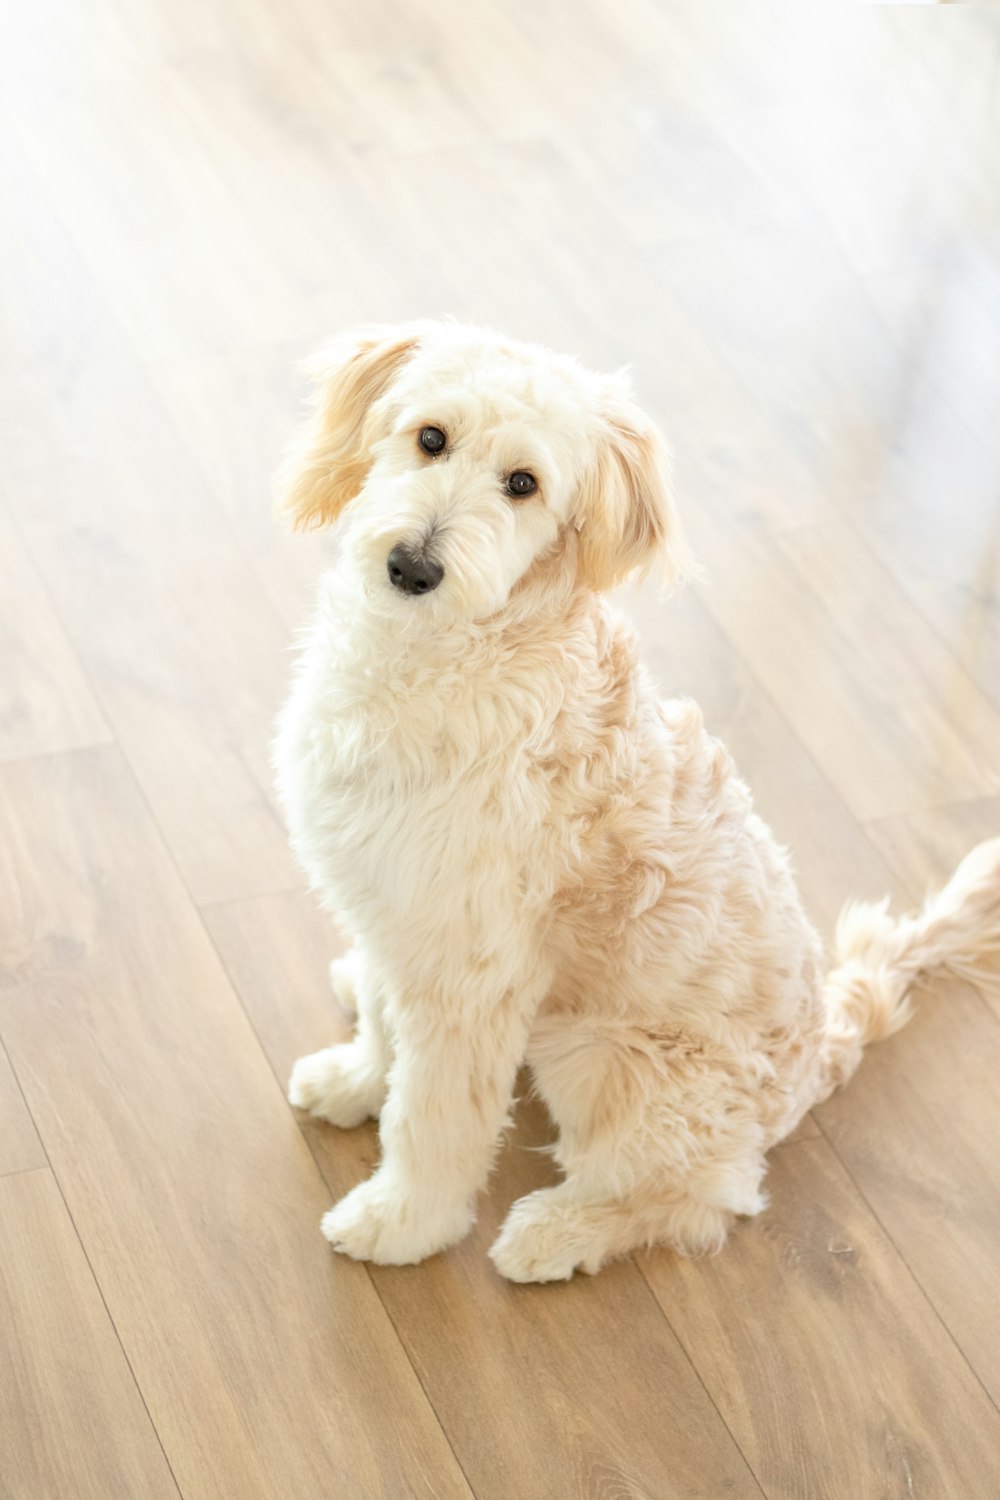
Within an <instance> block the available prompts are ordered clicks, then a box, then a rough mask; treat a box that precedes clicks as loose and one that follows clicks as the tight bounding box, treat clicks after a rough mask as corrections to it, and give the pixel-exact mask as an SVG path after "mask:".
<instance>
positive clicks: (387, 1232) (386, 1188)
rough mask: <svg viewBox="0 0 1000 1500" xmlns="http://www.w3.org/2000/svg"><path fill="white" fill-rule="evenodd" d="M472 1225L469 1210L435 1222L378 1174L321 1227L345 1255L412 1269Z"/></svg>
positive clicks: (337, 1207)
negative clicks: (411, 1266) (412, 1266)
mask: <svg viewBox="0 0 1000 1500" xmlns="http://www.w3.org/2000/svg"><path fill="white" fill-rule="evenodd" d="M471 1223H472V1214H471V1212H470V1210H469V1209H468V1208H465V1207H462V1208H461V1209H456V1210H453V1211H452V1212H450V1213H449V1214H446V1215H438V1216H436V1217H432V1216H431V1215H430V1214H429V1213H428V1212H426V1211H425V1210H422V1209H420V1208H419V1207H418V1206H417V1205H416V1203H412V1202H409V1201H407V1200H406V1199H405V1198H404V1197H401V1196H400V1194H399V1190H398V1188H393V1187H391V1186H390V1185H389V1184H388V1183H387V1182H386V1181H385V1180H384V1179H383V1178H382V1177H381V1174H380V1173H378V1172H376V1173H375V1175H374V1177H370V1178H369V1179H368V1181H367V1182H362V1183H361V1184H360V1185H359V1186H358V1187H356V1188H354V1189H353V1190H352V1191H351V1192H349V1193H348V1194H347V1197H346V1198H341V1200H340V1202H339V1203H335V1204H334V1206H333V1207H332V1208H331V1209H330V1211H329V1213H327V1214H324V1216H323V1220H322V1224H321V1226H320V1227H321V1228H322V1230H323V1233H324V1235H325V1236H326V1238H327V1239H328V1240H329V1241H330V1244H331V1245H332V1246H333V1248H334V1249H335V1250H337V1251H339V1252H340V1254H341V1255H349V1256H351V1258H352V1259H353V1260H371V1261H374V1262H375V1263H376V1264H377V1265H380V1266H409V1265H414V1264H415V1263H416V1262H417V1261H420V1260H426V1259H427V1257H428V1256H429V1255H436V1254H437V1253H438V1251H439V1250H447V1249H448V1248H449V1246H451V1245H454V1244H456V1243H457V1242H458V1241H459V1240H460V1239H462V1238H463V1236H464V1235H465V1234H466V1233H467V1232H468V1229H469V1225H470V1224H471Z"/></svg>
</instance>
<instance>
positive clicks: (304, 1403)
mask: <svg viewBox="0 0 1000 1500" xmlns="http://www.w3.org/2000/svg"><path fill="white" fill-rule="evenodd" d="M0 841H2V843H3V845H4V847H6V848H7V849H8V850H9V851H10V854H11V864H10V865H9V866H5V867H4V869H3V872H2V874H0V881H2V887H0V924H2V935H3V940H4V942H5V943H6V942H8V941H11V938H13V941H14V942H15V943H23V942H24V941H25V938H26V936H28V935H30V937H31V939H32V942H31V952H30V956H29V959H28V961H27V963H26V964H25V966H24V967H23V968H22V973H21V980H22V982H21V983H20V984H18V985H16V986H15V987H14V988H11V989H8V990H6V991H4V992H2V994H0V1021H2V1024H3V1027H4V1034H5V1036H6V1039H7V1045H8V1047H9V1049H10V1052H11V1057H12V1059H13V1061H14V1064H15V1066H16V1068H17V1071H18V1076H19V1078H20V1080H21V1083H22V1086H23V1088H24V1092H25V1096H26V1098H27V1100H28V1103H29V1106H30V1107H31V1109H32V1112H33V1114H34V1117H35V1119H36V1121H37V1123H38V1128H39V1131H40V1133H41V1136H42V1139H43V1140H44V1143H45V1146H46V1149H47V1152H48V1155H49V1158H50V1160H51V1162H52V1165H53V1168H54V1170H55V1171H56V1172H57V1174H58V1175H59V1178H60V1181H61V1182H63V1183H64V1185H65V1192H66V1198H67V1202H68V1205H69V1208H70V1210H71V1212H72V1214H73V1217H74V1220H75V1222H76V1224H77V1226H78V1229H79V1232H80V1235H81V1238H82V1240H83V1243H84V1245H85V1246H86V1249H87V1252H88V1255H89V1257H90V1260H91V1263H92V1264H93V1267H94V1271H95V1274H96V1276H97V1278H98V1280H99V1283H100V1285H101V1289H102V1291H103V1293H104V1296H105V1299H106V1301H107V1304H108V1307H109V1309H110V1311H111V1315H112V1317H113V1318H114V1320H115V1324H116V1326H117V1328H118V1331H119V1333H120V1335H121V1339H122V1343H123V1346H124V1348H125V1350H126V1352H127V1354H128V1357H129V1360H130V1362H131V1364H132V1367H133V1369H134V1370H135V1374H136V1378H137V1380H138V1382H139V1384H140V1387H141V1389H142V1391H143V1394H144V1396H145V1398H146V1401H147V1404H148V1406H149V1409H150V1411H151V1413H152V1416H153V1420H154V1422H155V1423H156V1426H157V1430H158V1432H159V1434H160V1437H161V1440H162V1442H163V1445H164V1449H165V1451H166V1452H167V1454H168V1456H169V1458H170V1462H171V1465H172V1467H173V1470H174V1472H175V1474H176V1475H177V1479H178V1483H179V1485H180V1488H181V1490H182V1491H183V1493H184V1496H185V1500H200V1497H205V1500H207V1497H210V1496H211V1497H213V1500H215V1497H218V1500H223V1497H230V1496H232V1495H234V1494H238V1495H240V1496H241V1497H245V1500H256V1497H260V1500H273V1497H274V1495H276V1494H279V1493H280V1494H281V1495H282V1496H283V1497H286V1500H297V1497H301V1500H315V1497H316V1495H317V1493H320V1492H322V1493H336V1494H350V1495H351V1496H352V1497H353V1496H357V1497H358V1500H362V1497H364V1496H369V1495H370V1496H373V1497H374V1496H382V1495H385V1494H392V1495H397V1494H398V1495H400V1496H403V1495H414V1496H416V1495H423V1494H425V1493H427V1490H428V1483H427V1476H428V1475H433V1486H434V1489H433V1493H435V1494H437V1495H440V1496H442V1497H444V1496H456V1497H464V1500H468V1496H469V1490H468V1487H467V1485H466V1483H465V1480H464V1478H463V1477H462V1475H461V1472H460V1470H459V1469H458V1466H457V1465H456V1463H455V1461H454V1459H453V1457H452V1455H451V1452H450V1450H449V1448H448V1446H447V1443H446V1441H445V1439H444V1437H443V1436H442V1434H441V1431H440V1428H439V1426H438V1424H437V1421H436V1419H435V1418H434V1416H433V1413H432V1412H431V1410H430V1408H429V1407H428V1405H427V1402H426V1399H425V1397H424V1395H423V1393H422V1391H421V1390H420V1387H419V1385H418V1383H417V1380H416V1378H415V1376H414V1374H413V1371H412V1369H411V1367H410V1365H409V1363H408V1361H407V1358H406V1356H405V1354H404V1353H403V1351H402V1349H401V1347H400V1345H399V1342H398V1340H397V1338H396V1335H395V1333H394V1332H393V1330H392V1327H391V1325H390V1323H389V1321H388V1319H387V1318H386V1316H385V1314H384V1312H383V1311H382V1308H381V1307H380V1305H379V1302H378V1300H377V1298H376V1296H375V1294H374V1292H373V1290H372V1287H371V1284H370V1282H369V1280H368V1276H367V1273H366V1271H365V1269H364V1268H363V1267H362V1266H359V1265H356V1264H354V1263H350V1262H348V1263H345V1262H343V1261H338V1262H336V1263H335V1262H334V1261H333V1259H332V1257H331V1256H330V1254H329V1247H328V1246H327V1245H326V1244H325V1242H324V1241H323V1240H322V1239H321V1237H320V1236H319V1234H318V1233H317V1231H316V1222H317V1219H318V1217H319V1215H320V1213H321V1212H322V1211H323V1209H324V1208H325V1206H326V1202H327V1192H326V1189H325V1188H324V1186H323V1183H322V1181H321V1179H320V1177H319V1174H318V1172H317V1170H316V1167H315V1163H314V1162H313V1159H312V1157H311V1156H310V1154H309V1152H308V1150H307V1148H306V1146H305V1143H304V1142H303V1140H302V1137H301V1135H300V1133H299V1131H298V1129H297V1127H296V1125H295V1123H294V1120H293V1119H292V1115H291V1112H290V1110H289V1109H288V1107H287V1106H286V1105H285V1103H284V1101H283V1099H282V1096H281V1093H280V1091H279V1089H278V1088H277V1086H276V1084H275V1082H274V1078H273V1076H272V1074H271V1072H270V1070H269V1068H268V1066H267V1063H266V1062H265V1060H264V1058H263V1056H262V1054H261V1052H260V1048H259V1046H258V1043H257V1041H256V1039H255V1037H254V1035H253V1032H252V1031H251V1029H250V1026H249V1024H248V1022H247V1019H246V1016H245V1015H244V1013H243V1011H242V1009H241V1007H240V1005H239V1002H238V1001H237V999H236V997H235V996H234V994H233V992H232V990H231V988H230V987H229V985H228V983H227V981H226V978H225V975H224V974H223V972H222V969H221V967H220V965H219V962H218V959H217V958H216V955H215V953H214V951H213V950H212V947H211V945H210V943H209V941H208V939H207V937H206V935H205V932H204V929H203V927H202V925H201V923H200V920H199V918H198V916H197V913H196V912H195V911H194V910H193V908H192V906H191V905H190V902H189V899H188V897H187V894H186V892H185V891H184V889H183V886H182V885H181V882H180V881H179V879H178V877H177V875H176V873H175V871H174V869H173V867H172V864H171V861H170V859H169V857H168V856H167V854H166V853H165V851H164V849H163V847H162V844H161V842H160V839H159V836H158V834H157V832H156V830H155V828H153V827H152V825H151V823H150V819H149V816H148V814H147V812H146V810H145V808H144V806H143V803H142V799H141V797H140V795H139V793H138V791H137V789H136V787H135V786H134V784H133V782H132V779H131V777H130V776H129V774H128V771H127V768H126V767H125V766H124V764H123V761H122V757H121V755H120V753H119V752H117V751H89V752H88V751H85V752H79V753H77V754H74V755H72V756H66V757H47V758H46V759H45V760H43V761H40V762H38V763H36V764H32V763H25V762H20V763H18V764H16V765H9V766H7V767H5V768H3V770H2V772H0ZM15 882H16V884H17V886H18V887H19V889H20V891H21V899H20V901H19V902H18V903H15V902H14V901H13V899H12V896H13V887H14V883H15ZM387 1410H391V1412H392V1421H391V1423H388V1422H386V1421H385V1419H384V1413H385V1412H386V1411H387Z"/></svg>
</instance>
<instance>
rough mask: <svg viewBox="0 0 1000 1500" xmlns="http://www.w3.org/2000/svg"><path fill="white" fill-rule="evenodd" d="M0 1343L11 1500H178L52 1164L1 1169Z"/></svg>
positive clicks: (3, 1461)
mask: <svg viewBox="0 0 1000 1500" xmlns="http://www.w3.org/2000/svg"><path fill="white" fill-rule="evenodd" d="M0 1347H2V1349H3V1360H4V1374H3V1381H2V1382H0V1483H2V1485H3V1494H4V1496H5V1497H6V1500H41V1497H42V1496H46V1497H47V1496H49V1495H53V1496H55V1495H72V1496H73V1497H74V1500H127V1497H132V1496H138V1495H141V1496H142V1497H143V1500H177V1497H178V1494H179V1491H178V1489H177V1486H176V1484H175V1483H174V1480H173V1476H172V1475H171V1473H170V1469H169V1466H168V1464H167V1461H166V1459H165V1457H164V1455H163V1451H162V1449H161V1448H160V1445H159V1443H158V1442H157V1439H156V1433H155V1432H154V1430H153V1425H152V1423H151V1422H150V1420H149V1414H148V1413H147V1411H146V1409H145V1407H144V1406H143V1403H142V1397H141V1396H140V1394H139V1391H138V1389H137V1388H136V1384H135V1381H134V1379H133V1378H132V1372H131V1371H130V1370H129V1367H128V1364H127V1362H126V1359H125V1356H124V1354H123V1353H122V1350H121V1346H120V1344H119V1342H118V1339H117V1337H116V1335H115V1330H114V1328H113V1326H112V1324H111V1320H110V1318H109V1317H108V1313H107V1309H106V1308H105V1306H104V1304H103V1302H102V1301H101V1294H100V1291H99V1290H98V1287H97V1285H96V1283H95V1281H94V1278H93V1276H92V1274H91V1271H90V1267H89V1266H88V1265H87V1261H86V1257H85V1256H84V1253H83V1250H82V1249H81V1247H80V1242H79V1240H78V1239H77V1237H76V1232H75V1230H74V1228H73V1224H72V1222H71V1220H70V1218H69V1215H68V1214H67V1212H66V1208H65V1205H64V1203H63V1200H62V1197H61V1196H60V1193H59V1189H58V1187H57V1186H56V1183H55V1181H54V1179H53V1177H52V1173H51V1172H49V1171H48V1170H46V1169H42V1170H40V1171H35V1172H21V1173H19V1174H18V1175H17V1176H14V1177H0Z"/></svg>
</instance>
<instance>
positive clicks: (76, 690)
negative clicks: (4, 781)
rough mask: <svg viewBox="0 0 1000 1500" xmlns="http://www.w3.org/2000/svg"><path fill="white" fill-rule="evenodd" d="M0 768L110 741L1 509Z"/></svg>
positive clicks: (29, 564)
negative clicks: (20, 759)
mask: <svg viewBox="0 0 1000 1500" xmlns="http://www.w3.org/2000/svg"><path fill="white" fill-rule="evenodd" d="M0 662H2V664H3V666H2V671H0V760H12V759H15V758H17V757H18V756H22V755H38V754H45V753H46V752H48V751H54V750H72V749H76V748H78V747H81V746H83V745H96V744H107V743H108V741H109V740H110V738H111V733H110V730H109V729H108V726H107V724H106V723H105V721H104V716H103V714H102V713H101V710H100V708H99V707H98V705H97V703H96V702H95V700H94V695H93V693H92V692H91V690H90V687H89V685H88V683H87V680H86V678H85V676H84V674H83V671H82V670H81V667H80V663H79V661H78V659H77V656H76V653H75V652H74V650H73V648H72V646H71V645H70V643H69V641H68V640H67V638H66V635H65V633H64V631H63V629H62V627H61V625H60V624H59V621H58V619H57V618H56V615H55V613H54V611H53V609H52V605H51V603H50V601H49V600H48V598H47V597H46V594H45V590H44V588H43V587H42V584H41V581H40V579H39V578H38V576H37V574H36V573H35V570H34V568H33V567H32V565H31V562H30V560H29V559H28V556H27V554H26V553H25V551H24V548H23V546H22V544H21V540H20V537H19V536H18V535H17V532H16V531H15V529H14V526H13V525H12V523H11V521H10V517H9V516H8V515H7V512H6V509H5V508H4V507H3V506H0Z"/></svg>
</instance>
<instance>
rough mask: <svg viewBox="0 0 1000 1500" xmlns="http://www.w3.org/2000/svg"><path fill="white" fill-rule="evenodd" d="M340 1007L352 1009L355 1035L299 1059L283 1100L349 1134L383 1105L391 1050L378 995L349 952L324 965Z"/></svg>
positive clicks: (354, 951) (358, 960)
mask: <svg viewBox="0 0 1000 1500" xmlns="http://www.w3.org/2000/svg"><path fill="white" fill-rule="evenodd" d="M330 977H331V980H332V982H333V986H334V994H335V995H336V996H337V999H338V1001H339V1002H340V1004H341V1006H342V1008H344V1009H356V1010H357V1016H358V1024H357V1030H356V1031H355V1034H354V1037H353V1039H352V1040H351V1041H349V1042H342V1043H340V1045H339V1046H336V1047H324V1048H323V1049H322V1051H320V1052H311V1053H310V1054H309V1055H308V1056H307V1057H300V1058H299V1060H298V1062H297V1063H296V1064H295V1067H294V1068H293V1069H292V1077H291V1082H290V1083H289V1086H288V1098H289V1100H290V1102H291V1103H292V1104H294V1105H295V1106H296V1108H298V1109H307V1110H308V1111H309V1113H310V1114H311V1115H315V1116H317V1118H318V1119H321V1120H329V1122H330V1124H331V1125H339V1126H340V1127H341V1128H342V1129H344V1130H349V1129H351V1128H352V1127H353V1126H355V1125H360V1124H361V1122H362V1120H367V1119H370V1118H374V1117H375V1116H377V1115H378V1114H379V1112H380V1111H381V1109H382V1105H383V1104H384V1103H385V1095H386V1074H387V1072H388V1071H389V1064H390V1062H391V1060H392V1059H391V1048H390V1043H389V1038H388V1035H387V1032H386V1026H385V1017H384V1002H383V997H382V994H381V991H380V990H379V988H378V986H377V985H376V984H375V983H374V981H373V980H372V979H371V977H370V976H369V975H368V974H367V972H366V968H365V964H364V960H363V958H362V956H361V954H360V952H359V951H358V950H357V949H356V948H355V949H352V950H351V952H350V953H348V954H346V955H345V957H344V958H342V959H336V960H335V961H334V962H333V963H332V964H331V965H330Z"/></svg>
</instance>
